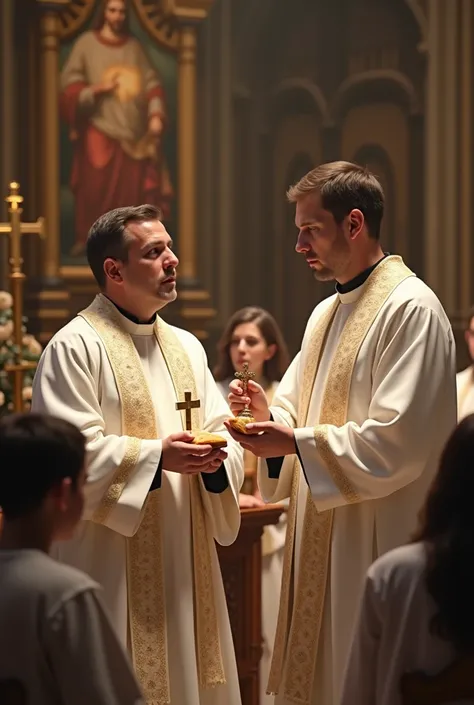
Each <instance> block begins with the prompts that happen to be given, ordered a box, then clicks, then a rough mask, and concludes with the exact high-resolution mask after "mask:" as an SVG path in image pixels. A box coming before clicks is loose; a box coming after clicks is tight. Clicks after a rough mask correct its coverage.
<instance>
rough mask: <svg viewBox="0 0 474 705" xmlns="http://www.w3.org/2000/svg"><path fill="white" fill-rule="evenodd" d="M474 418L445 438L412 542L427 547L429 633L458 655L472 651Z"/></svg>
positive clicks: (473, 639)
mask: <svg viewBox="0 0 474 705" xmlns="http://www.w3.org/2000/svg"><path fill="white" fill-rule="evenodd" d="M473 468H474V414H471V415H470V416H467V417H466V418H464V419H463V420H462V421H461V422H460V424H459V425H458V426H457V427H456V428H455V430H454V431H453V433H452V434H451V436H450V438H449V439H448V441H447V443H446V446H445V448H444V451H443V453H442V456H441V460H440V464H439V469H438V474H437V476H436V478H435V480H434V482H433V485H432V487H431V490H430V493H429V495H428V497H427V500H426V503H425V506H424V508H423V510H422V514H421V524H420V529H419V531H418V533H417V535H416V536H415V540H417V541H424V542H425V543H426V545H427V548H428V567H427V571H426V586H427V589H428V592H429V593H430V595H431V596H432V598H433V599H434V601H435V603H436V607H437V613H436V615H435V617H434V619H433V623H432V630H433V632H434V633H436V634H437V635H438V636H441V637H442V638H444V639H446V640H448V641H450V642H452V643H453V644H454V645H455V647H456V648H458V649H459V650H465V649H471V648H474V604H473V602H472V595H473V594H474V561H473V556H474V512H473V510H472V497H473V492H474V472H473Z"/></svg>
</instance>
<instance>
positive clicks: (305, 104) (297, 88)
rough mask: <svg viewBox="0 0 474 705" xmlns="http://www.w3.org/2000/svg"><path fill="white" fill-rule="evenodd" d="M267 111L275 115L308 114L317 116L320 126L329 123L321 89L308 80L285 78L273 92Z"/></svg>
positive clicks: (325, 102)
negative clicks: (288, 113) (287, 113)
mask: <svg viewBox="0 0 474 705" xmlns="http://www.w3.org/2000/svg"><path fill="white" fill-rule="evenodd" d="M269 111H270V113H274V114H276V115H282V114H284V113H285V112H291V113H295V112H308V113H316V114H317V115H318V118H319V121H320V123H321V125H323V126H324V125H327V124H328V122H329V107H328V102H327V100H326V97H325V96H324V94H323V92H322V90H321V88H320V87H319V86H318V85H316V84H315V83H313V81H311V80H310V79H309V78H304V77H301V78H286V79H284V80H283V81H280V83H279V84H278V86H277V87H276V89H275V90H274V91H273V94H272V96H271V100H270V102H269Z"/></svg>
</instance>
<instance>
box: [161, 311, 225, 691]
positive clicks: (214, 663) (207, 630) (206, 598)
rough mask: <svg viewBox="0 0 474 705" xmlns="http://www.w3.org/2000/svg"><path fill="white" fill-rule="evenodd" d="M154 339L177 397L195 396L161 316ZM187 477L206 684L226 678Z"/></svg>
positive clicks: (203, 538)
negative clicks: (160, 351)
mask: <svg viewBox="0 0 474 705" xmlns="http://www.w3.org/2000/svg"><path fill="white" fill-rule="evenodd" d="M157 339H158V342H159V344H160V347H161V349H162V352H163V356H164V358H165V360H166V364H167V366H168V369H169V372H170V375H171V378H172V380H173V385H174V388H175V391H176V398H177V399H183V398H184V393H185V392H191V394H192V399H197V397H198V394H197V389H196V381H195V379H194V374H193V370H192V367H191V362H190V360H189V357H188V355H187V353H186V352H185V350H184V348H183V346H182V345H181V343H180V341H179V340H178V338H177V337H176V335H175V334H174V332H173V330H172V328H171V327H170V326H169V325H167V324H166V323H165V322H164V321H162V320H161V319H158V322H157ZM191 423H192V428H193V430H195V431H197V430H198V429H199V428H200V427H201V424H200V417H199V409H192V410H191ZM189 480H190V491H191V518H192V527H193V565H194V581H195V592H194V594H195V601H196V641H197V662H198V673H199V681H200V684H201V687H203V688H209V687H213V686H216V685H223V684H224V683H225V682H226V678H225V672H224V665H223V661H222V652H221V645H220V639H219V627H218V619H217V612H216V602H215V599H214V582H213V577H212V561H211V554H210V550H209V543H208V540H207V531H206V518H205V510H204V504H203V498H202V495H201V492H202V491H204V490H203V487H202V483H201V480H200V478H199V477H198V476H197V475H195V476H193V477H190V478H189Z"/></svg>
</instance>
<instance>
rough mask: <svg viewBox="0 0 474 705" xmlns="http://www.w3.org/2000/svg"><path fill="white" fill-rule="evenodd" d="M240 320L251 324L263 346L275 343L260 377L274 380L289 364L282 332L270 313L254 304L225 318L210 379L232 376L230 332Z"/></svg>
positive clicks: (269, 380)
mask: <svg viewBox="0 0 474 705" xmlns="http://www.w3.org/2000/svg"><path fill="white" fill-rule="evenodd" d="M241 323H255V325H256V326H257V328H258V329H259V331H260V333H261V334H262V337H263V338H264V340H265V342H266V344H267V345H276V352H275V354H274V355H273V357H272V358H270V360H266V361H265V364H264V367H263V376H264V377H265V379H266V380H267V381H268V382H278V381H280V379H281V378H282V377H283V375H284V374H285V372H286V368H287V367H288V365H289V361H290V359H289V355H288V348H287V347H286V343H285V340H284V338H283V334H282V332H281V330H280V328H279V326H278V323H277V322H276V321H275V319H274V318H273V316H272V315H271V313H268V311H265V309H264V308H259V307H258V306H246V307H245V308H241V309H240V310H239V311H236V312H235V313H234V315H233V316H231V318H230V319H229V322H228V323H227V325H226V327H225V330H224V332H223V333H222V336H221V339H220V340H219V342H218V344H217V351H218V360H217V364H216V366H215V367H214V379H216V380H217V381H218V382H223V381H224V380H226V379H229V378H230V377H233V376H234V372H235V370H234V368H233V366H232V360H231V359H230V345H231V342H232V335H233V333H234V330H235V329H236V328H237V326H240V324H241Z"/></svg>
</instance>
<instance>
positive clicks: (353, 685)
mask: <svg viewBox="0 0 474 705" xmlns="http://www.w3.org/2000/svg"><path fill="white" fill-rule="evenodd" d="M381 632H382V620H381V616H380V614H379V605H378V603H377V595H376V593H375V589H374V583H373V580H372V579H371V577H370V574H369V575H368V576H367V577H366V581H365V586H364V592H363V596H362V601H361V604H360V608H359V616H358V620H357V623H356V627H355V632H354V636H353V639H352V643H351V648H350V651H349V658H348V662H347V667H346V672H345V677H344V680H343V688H342V697H341V700H340V705H377V703H376V700H375V698H376V692H377V672H378V669H377V664H378V657H379V652H380V641H381Z"/></svg>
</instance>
